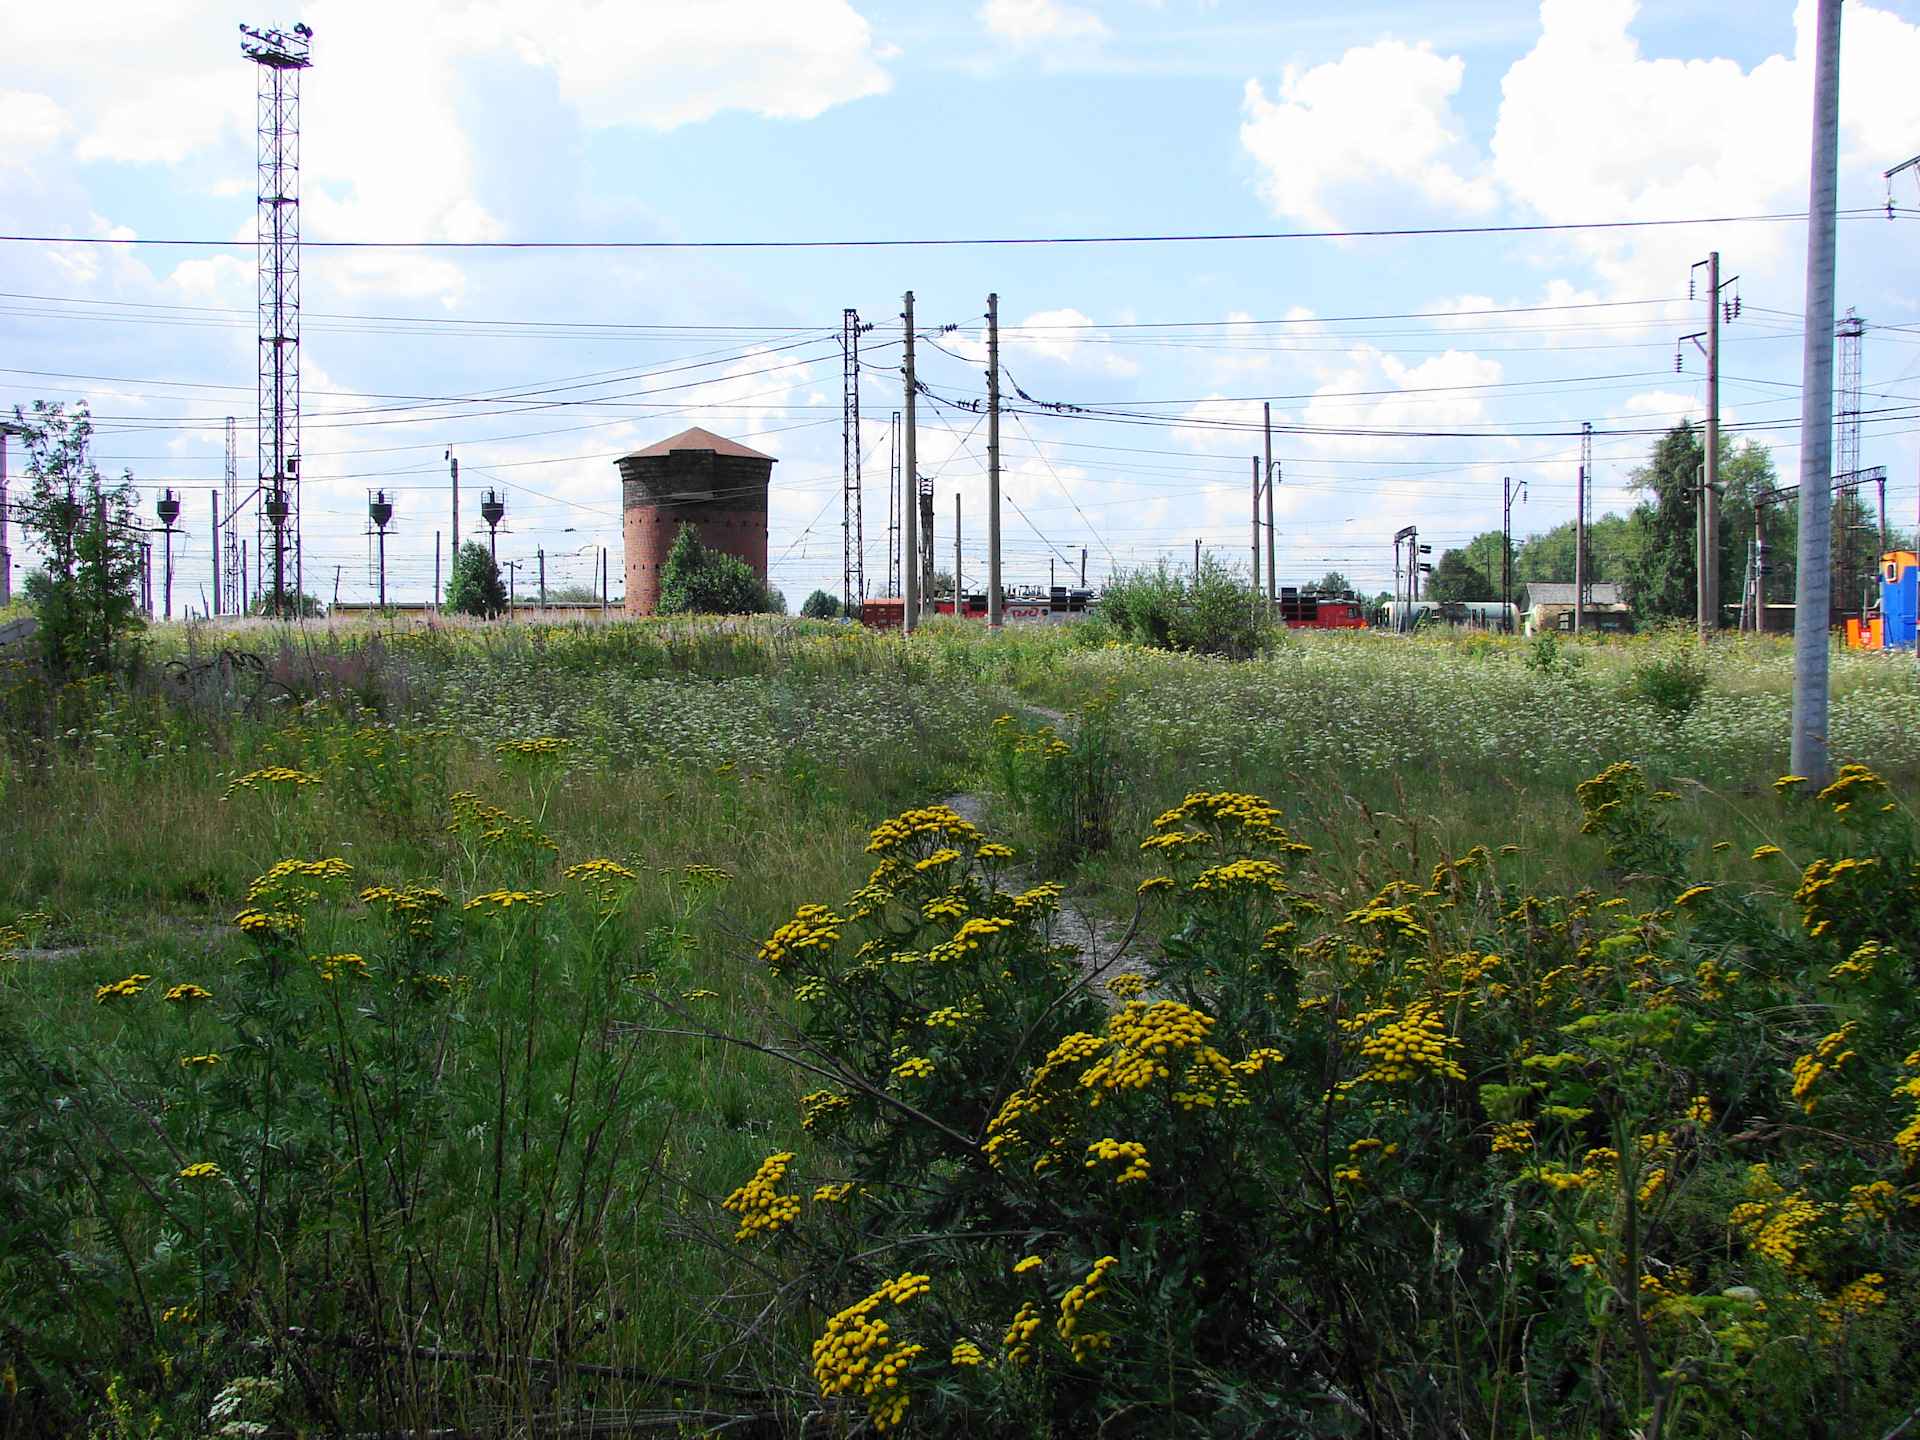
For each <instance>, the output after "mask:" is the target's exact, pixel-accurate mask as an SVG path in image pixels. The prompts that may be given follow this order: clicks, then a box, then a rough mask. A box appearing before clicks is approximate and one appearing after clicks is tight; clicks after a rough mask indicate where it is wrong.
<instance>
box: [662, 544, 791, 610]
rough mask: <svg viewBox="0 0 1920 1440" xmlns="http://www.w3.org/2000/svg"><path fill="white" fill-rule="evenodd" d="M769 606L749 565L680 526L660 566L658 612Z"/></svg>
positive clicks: (764, 593)
mask: <svg viewBox="0 0 1920 1440" xmlns="http://www.w3.org/2000/svg"><path fill="white" fill-rule="evenodd" d="M772 608H773V604H772V601H771V599H770V598H769V597H768V594H767V588H766V586H765V585H763V584H761V583H760V577H759V576H757V575H755V574H754V573H753V567H752V566H751V565H749V564H747V562H746V561H744V560H742V559H740V557H739V556H737V555H728V554H726V553H725V552H724V551H720V550H709V549H707V548H706V547H705V546H703V545H702V544H701V543H700V537H699V535H698V534H697V533H696V532H695V531H694V528H693V526H692V525H682V526H681V527H680V533H679V534H678V535H677V536H675V537H674V541H673V548H672V549H670V550H668V551H667V558H666V561H665V562H664V563H663V564H662V565H661V566H660V601H659V604H658V605H657V606H656V607H655V609H656V610H657V611H658V613H659V614H662V615H764V614H766V613H767V612H768V611H769V610H771V609H772Z"/></svg>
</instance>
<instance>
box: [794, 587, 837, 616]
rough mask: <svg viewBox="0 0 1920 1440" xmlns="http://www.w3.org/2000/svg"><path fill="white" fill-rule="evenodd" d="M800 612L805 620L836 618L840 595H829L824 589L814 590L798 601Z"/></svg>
mask: <svg viewBox="0 0 1920 1440" xmlns="http://www.w3.org/2000/svg"><path fill="white" fill-rule="evenodd" d="M800 614H801V617H802V618H803V619H807V620H838V619H839V618H840V597H839V596H838V595H829V594H828V593H827V592H826V591H824V590H816V591H814V592H813V593H812V594H811V595H809V596H807V598H806V599H805V600H802V601H801V602H800Z"/></svg>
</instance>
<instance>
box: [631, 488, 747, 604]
mask: <svg viewBox="0 0 1920 1440" xmlns="http://www.w3.org/2000/svg"><path fill="white" fill-rule="evenodd" d="M686 523H690V524H691V525H692V526H693V529H694V533H695V534H696V535H698V536H699V537H700V543H701V544H702V545H704V546H706V547H707V549H709V550H719V551H723V552H724V553H726V554H728V555H737V556H739V557H740V558H741V559H742V560H744V561H746V562H747V564H749V565H751V566H752V567H753V573H754V574H755V575H758V576H759V577H760V581H761V583H762V584H765V583H766V579H767V512H766V511H764V510H757V511H756V510H749V511H738V510H719V509H710V508H708V507H706V506H689V505H675V506H673V507H672V508H671V510H668V509H667V508H665V507H661V506H657V505H635V506H633V507H632V508H631V509H629V510H628V511H627V512H626V515H625V518H624V522H623V526H622V528H623V530H624V539H625V541H626V551H627V614H629V615H651V614H653V612H654V607H655V606H657V605H658V604H659V603H660V567H661V566H662V565H664V564H665V563H666V559H667V552H668V551H669V550H671V549H672V548H673V542H674V538H675V537H676V536H678V535H679V533H680V526H681V525H682V524H686Z"/></svg>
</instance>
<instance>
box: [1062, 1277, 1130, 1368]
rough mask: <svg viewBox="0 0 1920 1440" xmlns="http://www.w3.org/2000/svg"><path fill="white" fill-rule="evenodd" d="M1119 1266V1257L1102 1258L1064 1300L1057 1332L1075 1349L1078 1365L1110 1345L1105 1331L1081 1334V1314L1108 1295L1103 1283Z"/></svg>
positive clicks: (1074, 1354) (1063, 1296)
mask: <svg viewBox="0 0 1920 1440" xmlns="http://www.w3.org/2000/svg"><path fill="white" fill-rule="evenodd" d="M1119 1263H1120V1260H1119V1257H1118V1256H1115V1255H1102V1256H1101V1257H1100V1258H1099V1259H1098V1260H1096V1261H1094V1262H1093V1268H1092V1269H1091V1270H1089V1271H1088V1272H1087V1278H1086V1279H1084V1280H1082V1281H1081V1282H1080V1283H1079V1284H1078V1285H1075V1286H1074V1287H1073V1288H1072V1289H1071V1290H1069V1291H1067V1293H1066V1294H1064V1295H1062V1296H1061V1297H1060V1318H1059V1319H1058V1320H1056V1321H1054V1322H1053V1328H1054V1329H1055V1330H1057V1331H1059V1332H1060V1338H1061V1339H1062V1340H1065V1341H1067V1342H1068V1343H1069V1344H1070V1345H1072V1347H1073V1359H1074V1363H1075V1364H1080V1363H1083V1362H1084V1361H1085V1360H1086V1358H1087V1357H1088V1356H1089V1355H1090V1354H1091V1353H1092V1352H1093V1351H1095V1350H1098V1349H1100V1348H1101V1347H1102V1346H1104V1345H1107V1344H1108V1343H1110V1342H1109V1340H1108V1337H1107V1333H1106V1332H1105V1331H1104V1330H1100V1331H1094V1332H1091V1333H1087V1334H1082V1333H1080V1312H1081V1311H1083V1310H1085V1309H1086V1308H1087V1306H1088V1305H1090V1304H1092V1303H1093V1302H1094V1301H1095V1300H1098V1299H1099V1298H1100V1297H1101V1296H1102V1295H1104V1294H1106V1293H1107V1287H1106V1285H1105V1284H1104V1283H1103V1282H1104V1281H1105V1280H1106V1277H1107V1272H1108V1271H1109V1270H1111V1269H1113V1267H1114V1266H1116V1265H1118V1264H1119Z"/></svg>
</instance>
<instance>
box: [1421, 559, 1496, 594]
mask: <svg viewBox="0 0 1920 1440" xmlns="http://www.w3.org/2000/svg"><path fill="white" fill-rule="evenodd" d="M1422 590H1423V593H1424V594H1425V596H1426V598H1427V599H1429V600H1494V599H1498V598H1499V597H1498V593H1497V591H1496V590H1495V588H1494V583H1493V581H1491V580H1489V579H1488V578H1487V577H1486V575H1485V574H1484V573H1483V572H1481V571H1479V570H1477V569H1475V568H1474V567H1473V566H1472V565H1470V564H1468V563H1467V554H1466V551H1464V550H1448V551H1445V552H1443V553H1442V554H1441V556H1440V563H1439V564H1438V565H1436V566H1435V567H1434V570H1433V575H1432V577H1431V578H1430V579H1429V580H1428V581H1427V583H1426V584H1425V586H1423V587H1422Z"/></svg>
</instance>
